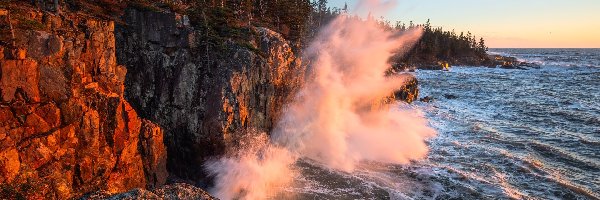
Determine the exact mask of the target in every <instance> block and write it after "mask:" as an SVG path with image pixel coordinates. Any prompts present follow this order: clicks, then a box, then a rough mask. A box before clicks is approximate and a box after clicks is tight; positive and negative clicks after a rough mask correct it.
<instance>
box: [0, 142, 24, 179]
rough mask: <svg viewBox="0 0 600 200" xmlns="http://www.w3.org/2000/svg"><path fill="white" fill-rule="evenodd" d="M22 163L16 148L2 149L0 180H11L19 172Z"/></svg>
mask: <svg viewBox="0 0 600 200" xmlns="http://www.w3.org/2000/svg"><path fill="white" fill-rule="evenodd" d="M20 165H21V163H20V162H19V153H18V152H17V150H16V149H15V148H10V149H6V150H2V151H0V182H10V181H12V180H13V179H14V178H15V176H17V175H18V174H19V169H20Z"/></svg>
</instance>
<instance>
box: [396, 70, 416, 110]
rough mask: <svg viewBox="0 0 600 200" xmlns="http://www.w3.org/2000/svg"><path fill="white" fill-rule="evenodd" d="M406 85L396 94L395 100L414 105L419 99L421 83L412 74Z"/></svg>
mask: <svg viewBox="0 0 600 200" xmlns="http://www.w3.org/2000/svg"><path fill="white" fill-rule="evenodd" d="M407 75H409V76H407V80H406V84H405V85H404V86H403V87H402V88H400V89H398V90H397V91H396V92H394V98H395V99H396V100H399V101H404V102H406V103H412V102H413V101H415V100H417V98H418V97H419V81H417V77H415V76H414V75H412V74H407Z"/></svg>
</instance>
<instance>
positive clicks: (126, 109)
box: [0, 1, 535, 199]
mask: <svg viewBox="0 0 600 200" xmlns="http://www.w3.org/2000/svg"><path fill="white" fill-rule="evenodd" d="M0 6H1V7H0V8H2V9H3V10H2V11H7V13H9V14H10V15H11V17H12V19H10V20H8V19H7V20H4V19H0V26H2V27H3V31H0V86H1V87H0V198H6V199H15V198H17V199H18V198H25V199H71V198H83V199H139V198H152V199H188V198H193V199H213V198H214V197H211V196H210V195H209V194H208V193H206V192H205V191H203V190H202V189H200V188H199V187H207V186H209V185H210V181H211V178H210V177H209V176H208V175H207V174H206V172H204V170H203V169H202V165H203V163H204V162H205V161H206V160H208V159H211V158H214V157H215V156H218V155H221V154H223V153H224V151H225V149H224V148H225V144H226V143H228V142H231V141H230V140H233V139H235V138H239V137H237V136H236V134H240V133H241V132H243V130H245V129H248V128H252V129H256V130H259V131H264V132H269V131H271V129H272V128H273V126H274V123H275V122H277V120H278V117H279V116H280V115H281V113H280V112H281V110H282V108H283V107H284V105H285V104H286V103H287V102H289V101H291V100H292V99H293V98H294V94H295V93H296V92H297V90H298V89H299V87H300V86H301V85H302V84H303V82H304V79H305V78H306V76H307V75H306V71H307V69H306V68H307V67H306V65H307V64H306V63H303V62H302V59H301V58H300V56H298V55H299V52H297V51H295V50H294V48H293V45H292V44H291V42H290V41H288V40H287V39H285V38H284V37H283V36H282V35H281V34H279V33H277V32H274V31H272V30H270V29H268V28H264V27H258V26H256V27H254V26H253V27H251V30H250V33H248V35H249V37H248V38H247V40H245V41H243V42H239V41H234V40H224V42H223V43H221V44H218V45H219V47H220V48H214V49H209V48H208V47H210V46H209V45H208V44H207V41H208V40H204V39H203V37H204V36H205V35H207V34H208V33H207V32H206V31H207V30H205V29H202V28H198V27H195V26H194V25H193V24H192V23H191V22H190V19H189V16H187V15H185V14H179V13H177V12H174V11H172V10H170V9H160V10H156V9H147V8H140V7H139V6H130V7H126V8H123V9H122V10H120V11H119V12H116V13H120V14H118V16H117V18H116V19H115V18H110V17H106V15H107V13H106V12H107V11H105V10H102V12H100V14H97V15H93V14H90V13H85V12H78V11H71V10H69V9H68V8H63V9H60V10H59V9H56V8H54V7H52V6H53V5H42V6H41V7H40V6H39V5H38V6H35V5H33V4H31V3H30V2H28V1H27V2H24V1H8V2H7V3H2V4H0ZM48 6H49V7H48ZM0 17H1V16H0ZM4 27H10V28H7V29H4ZM4 30H9V31H4ZM475 60H476V61H477V63H479V64H480V65H482V66H494V67H496V66H499V67H502V68H515V69H521V68H533V67H535V65H533V64H531V63H524V62H518V61H517V60H516V59H515V58H510V57H498V56H496V57H489V58H488V59H483V60H477V59H475ZM471 62H474V61H473V59H472V58H468V59H462V60H454V61H439V62H437V61H436V62H433V61H430V62H425V61H423V62H420V63H433V64H419V65H404V66H413V67H404V68H402V69H401V68H400V67H396V69H395V71H398V72H399V73H390V75H391V76H396V75H401V76H405V78H406V82H407V84H406V85H405V86H404V87H402V88H398V90H397V91H396V92H395V93H393V94H390V95H388V96H386V97H382V98H381V100H380V101H378V102H373V105H374V106H384V105H386V104H389V103H392V102H394V101H396V100H399V101H404V102H407V103H411V102H414V101H416V100H417V99H418V97H419V89H418V80H417V79H416V77H415V76H413V75H410V74H406V73H400V72H401V71H405V70H406V69H408V68H418V69H449V68H450V67H451V65H455V64H461V63H463V64H464V63H471ZM475 66H479V65H475ZM446 98H456V97H455V96H448V97H446ZM179 182H187V183H192V184H184V183H179ZM165 184H166V185H165ZM196 186H198V187H196Z"/></svg>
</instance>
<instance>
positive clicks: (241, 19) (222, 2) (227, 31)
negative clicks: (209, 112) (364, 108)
mask: <svg viewBox="0 0 600 200" xmlns="http://www.w3.org/2000/svg"><path fill="white" fill-rule="evenodd" d="M59 1H60V0H49V1H48V0H32V3H34V4H50V5H52V4H56V5H65V6H68V7H69V8H68V9H69V10H79V11H81V12H83V13H89V14H91V15H94V16H97V17H101V18H113V19H115V20H117V21H118V19H117V18H118V16H120V15H121V14H122V13H123V12H124V9H125V8H127V7H136V8H139V9H147V10H157V11H159V10H171V11H174V12H177V13H180V14H186V15H188V16H189V17H190V23H191V24H192V25H194V26H195V27H198V28H199V29H200V30H204V33H203V34H202V35H201V39H202V40H203V42H202V43H201V45H204V47H205V48H204V49H218V48H223V47H222V45H221V44H223V41H235V42H238V43H240V44H242V45H244V46H247V47H248V48H252V45H250V44H246V43H247V41H249V38H251V37H252V36H253V35H255V33H254V32H253V29H252V27H266V28H269V29H271V30H274V31H276V32H278V33H280V34H282V35H283V36H284V37H285V38H286V39H288V40H289V41H290V42H291V44H292V45H293V48H294V49H295V51H300V50H301V49H302V48H303V47H304V46H307V44H308V42H310V41H311V39H312V38H313V37H314V36H316V34H317V32H318V30H319V29H320V28H321V27H323V26H325V25H326V24H327V23H328V22H329V21H331V20H333V19H334V18H335V17H337V16H339V15H348V16H349V17H355V18H358V16H352V15H351V14H349V9H350V8H348V6H347V5H344V6H343V7H342V8H337V7H333V8H332V7H329V6H328V4H327V0H312V1H311V0H162V1H150V0H95V1H82V0H65V1H64V3H62V2H61V3H56V2H59ZM46 7H48V6H46ZM50 7H51V6H50ZM55 9H56V10H57V11H58V10H60V8H55ZM363 20H375V21H377V23H379V24H380V25H381V26H382V28H384V29H386V30H390V31H404V30H406V29H410V28H415V27H421V28H422V29H423V30H424V32H423V36H422V38H421V40H420V41H419V42H417V43H416V44H415V45H414V46H413V47H412V48H411V49H410V50H409V51H407V53H404V54H398V56H394V57H393V58H392V59H391V60H390V62H391V63H392V66H393V67H394V68H395V69H401V70H405V69H414V68H424V69H443V68H444V67H445V66H452V65H470V66H496V65H503V64H506V62H505V61H506V59H505V58H503V57H497V58H496V59H494V58H493V57H490V56H488V55H487V53H486V51H487V46H486V45H485V40H484V38H482V37H479V38H478V37H476V36H475V35H473V34H472V33H471V32H466V33H465V32H460V33H458V32H456V31H454V30H451V31H450V30H445V29H444V28H442V26H432V25H431V23H430V21H429V20H427V22H425V23H422V24H417V23H414V22H413V21H408V23H406V22H405V21H394V22H392V21H389V20H387V19H384V18H383V17H375V16H372V15H370V14H369V16H368V17H367V19H363ZM508 64H511V63H508Z"/></svg>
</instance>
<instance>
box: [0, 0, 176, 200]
mask: <svg viewBox="0 0 600 200" xmlns="http://www.w3.org/2000/svg"><path fill="white" fill-rule="evenodd" d="M3 6H6V5H3ZM8 6H9V7H8V11H10V14H11V17H12V20H10V24H8V23H9V21H8V20H5V19H4V17H6V16H0V17H3V18H2V23H3V24H2V25H3V27H9V26H6V25H7V24H8V25H10V26H12V27H14V28H12V29H11V32H13V33H14V36H13V35H12V34H8V33H10V32H8V33H7V31H4V30H8V29H4V30H3V31H2V35H0V37H1V38H2V41H1V45H2V46H0V52H2V55H1V56H0V198H2V199H4V198H7V199H14V198H28V199H67V198H72V197H78V196H81V195H83V194H84V193H88V192H92V191H96V190H100V189H102V190H106V191H109V192H111V193H114V192H122V191H127V190H129V189H131V188H152V187H155V186H159V185H162V184H164V183H165V181H166V178H167V171H166V157H167V154H166V151H165V146H164V144H163V130H162V129H161V128H160V127H159V126H158V125H156V124H154V123H152V122H150V121H148V120H145V119H143V118H140V117H138V114H137V113H136V111H135V110H134V108H132V107H131V106H130V104H129V103H128V102H127V101H126V100H125V98H124V87H123V86H124V81H125V74H126V72H127V69H126V68H125V67H124V66H122V65H118V64H117V62H116V61H117V59H116V55H115V49H116V47H115V37H114V26H115V25H114V22H112V21H107V20H100V19H96V18H93V17H90V16H88V15H85V14H77V13H69V12H63V13H60V14H58V13H52V12H42V11H40V10H39V9H37V8H34V7H33V6H32V5H30V4H28V3H26V2H16V3H13V4H12V5H8ZM13 42H14V43H13Z"/></svg>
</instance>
